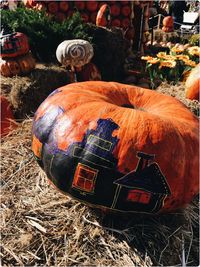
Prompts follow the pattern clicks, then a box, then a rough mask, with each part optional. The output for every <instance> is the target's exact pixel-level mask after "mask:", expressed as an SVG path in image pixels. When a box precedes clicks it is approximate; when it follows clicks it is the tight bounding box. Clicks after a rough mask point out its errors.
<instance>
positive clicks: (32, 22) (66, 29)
mask: <svg viewBox="0 0 200 267" xmlns="http://www.w3.org/2000/svg"><path fill="white" fill-rule="evenodd" d="M1 27H9V28H11V29H12V30H13V31H19V32H23V33H25V34H26V35H27V36H28V37H29V43H30V47H31V50H32V52H33V54H34V56H35V57H36V58H38V59H39V60H42V61H45V62H48V61H54V60H55V52H56V48H57V46H58V45H59V43H61V42H62V41H64V40H67V39H68V40H69V39H76V38H81V39H85V40H88V41H90V42H92V37H90V36H88V34H87V33H86V28H87V24H84V23H83V22H82V19H81V17H80V15H79V13H75V14H74V16H73V17H72V18H70V19H68V20H66V21H65V22H63V23H58V22H56V21H55V20H53V19H52V18H51V17H49V16H47V15H46V14H45V13H44V12H42V11H35V10H33V9H25V8H22V7H21V8H17V10H16V11H9V10H2V12H1Z"/></svg>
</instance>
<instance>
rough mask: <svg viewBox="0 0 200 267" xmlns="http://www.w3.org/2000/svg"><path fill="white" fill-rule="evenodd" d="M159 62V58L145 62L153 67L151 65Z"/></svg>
mask: <svg viewBox="0 0 200 267" xmlns="http://www.w3.org/2000/svg"><path fill="white" fill-rule="evenodd" d="M159 61H160V59H159V58H156V57H154V58H152V59H150V60H148V61H147V62H148V63H150V64H152V65H153V64H156V63H158V62H159Z"/></svg>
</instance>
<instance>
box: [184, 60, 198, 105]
mask: <svg viewBox="0 0 200 267" xmlns="http://www.w3.org/2000/svg"><path fill="white" fill-rule="evenodd" d="M199 91H200V64H198V65H197V66H196V67H195V68H194V69H193V70H192V71H191V72H190V74H189V76H188V78H187V80H186V82H185V92H186V98H189V99H191V100H199Z"/></svg>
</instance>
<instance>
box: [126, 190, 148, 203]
mask: <svg viewBox="0 0 200 267" xmlns="http://www.w3.org/2000/svg"><path fill="white" fill-rule="evenodd" d="M150 199H151V193H148V192H145V191H142V190H136V189H134V190H130V191H129V192H128V197H127V201H131V202H137V203H142V204H148V203H149V202H150Z"/></svg>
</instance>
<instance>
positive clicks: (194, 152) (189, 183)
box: [32, 81, 199, 213]
mask: <svg viewBox="0 0 200 267" xmlns="http://www.w3.org/2000/svg"><path fill="white" fill-rule="evenodd" d="M32 129H33V135H32V150H33V152H34V155H35V157H36V159H37V161H38V163H39V165H40V166H41V167H42V168H43V169H44V170H45V172H46V174H47V176H48V178H49V179H50V181H51V182H52V183H53V184H54V185H55V186H56V187H57V188H58V189H59V190H60V191H62V192H63V193H64V194H69V195H71V196H72V197H74V198H76V199H78V200H80V201H81V202H84V203H87V204H88V205H91V206H95V207H98V208H101V209H103V210H105V209H107V210H112V211H116V212H144V213H158V212H170V211H174V210H176V209H178V208H180V207H184V206H185V205H186V204H187V203H189V202H190V201H191V200H192V199H193V197H194V196H195V195H196V194H197V193H198V191H199V183H198V182H199V181H198V179H199V175H198V165H199V159H198V155H199V153H198V152H199V151H198V150H199V136H198V119H197V117H196V116H195V115H193V114H192V113H191V112H190V111H189V110H188V109H187V108H186V107H185V106H184V105H183V104H182V103H181V102H179V101H178V100H176V99H175V98H173V97H171V96H167V95H163V94H160V93H158V92H155V91H152V90H148V89H143V88H139V87H135V86H131V85H126V84H120V83H115V82H101V81H96V82H95V81H91V82H82V83H81V82H79V83H74V84H68V85H66V86H63V87H61V88H58V89H56V90H55V91H54V92H53V93H52V94H51V95H50V96H49V97H48V98H47V99H46V100H45V101H44V102H43V103H42V104H41V105H40V107H39V109H38V110H37V112H36V114H35V117H34V120H33V128H32Z"/></svg>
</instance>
